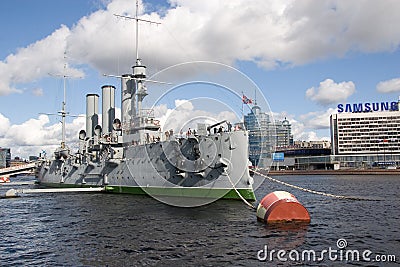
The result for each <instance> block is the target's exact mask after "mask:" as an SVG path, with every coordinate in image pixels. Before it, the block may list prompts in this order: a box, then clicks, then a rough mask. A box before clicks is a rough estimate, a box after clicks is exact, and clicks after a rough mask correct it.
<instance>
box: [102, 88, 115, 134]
mask: <svg viewBox="0 0 400 267" xmlns="http://www.w3.org/2000/svg"><path fill="white" fill-rule="evenodd" d="M101 89H102V91H103V95H102V103H103V105H102V114H103V119H102V129H103V133H105V134H107V133H111V132H112V130H113V128H112V124H113V121H114V119H115V87H114V86H112V85H104V86H102V87H101Z"/></svg>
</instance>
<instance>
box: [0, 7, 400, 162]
mask: <svg viewBox="0 0 400 267" xmlns="http://www.w3.org/2000/svg"><path fill="white" fill-rule="evenodd" d="M140 6H141V10H140V13H141V16H142V17H143V18H145V19H151V20H155V21H158V22H161V23H162V24H161V26H155V25H142V26H141V38H140V52H141V56H142V58H143V60H144V63H145V64H146V65H147V66H148V73H149V74H153V73H156V72H157V71H160V70H162V69H163V68H165V67H168V66H171V65H174V64H177V63H182V62H187V61H195V60H205V61H207V60H209V61H215V62H220V63H223V64H227V65H230V66H233V67H235V68H237V69H238V70H239V71H241V72H243V73H244V74H245V75H247V76H248V77H249V78H250V79H252V80H253V81H254V82H255V83H256V84H257V85H258V87H259V88H260V90H261V91H262V93H263V94H264V96H265V98H266V100H267V101H268V103H269V105H270V107H271V110H272V112H273V113H274V115H275V118H277V119H282V118H283V117H287V118H288V119H289V121H290V122H291V123H292V127H293V134H294V138H295V140H310V139H311V140H315V139H329V114H331V113H332V112H335V109H336V106H337V104H338V103H358V102H381V101H393V100H397V99H398V97H399V95H400V73H399V70H400V53H399V44H400V28H399V27H397V25H399V23H400V17H399V16H398V14H397V13H396V10H400V2H398V1H389V0H383V1H362V0H358V1H334V0H330V1H273V0H271V1H261V0H260V1H251V2H248V1H241V0H232V1H211V0H210V1H200V0H198V1H197V0H192V1H183V0H174V1H170V2H164V1H151V0H150V1H144V8H142V4H140ZM0 10H2V16H0V32H1V34H0V128H1V129H0V146H1V147H11V148H12V153H13V156H17V155H21V156H23V157H26V156H27V155H30V154H37V153H38V152H40V151H41V150H42V149H47V150H49V149H51V148H53V147H54V146H56V145H57V144H58V139H57V138H59V136H60V132H59V131H60V124H59V118H57V117H56V116H45V115H39V113H55V112H57V111H59V110H60V107H61V101H62V81H61V79H59V78H57V77H52V76H50V75H49V73H52V74H60V73H62V72H63V64H64V59H63V52H64V51H67V57H68V69H67V71H68V74H69V75H72V76H75V77H78V76H81V77H83V78H76V79H70V80H68V82H67V85H68V91H67V107H68V111H69V112H70V113H71V114H84V112H85V95H86V94H87V93H93V92H95V93H96V92H97V93H100V87H101V86H102V85H104V84H113V85H115V86H116V87H117V88H119V81H118V80H115V79H111V78H106V77H103V76H102V75H101V74H103V73H110V74H121V73H122V72H124V73H126V72H129V71H130V66H131V65H133V62H134V34H133V32H134V31H133V29H134V27H133V24H132V23H130V22H128V21H125V20H122V19H117V18H115V17H114V16H113V15H112V14H113V13H119V14H125V15H133V14H134V10H135V1H133V0H114V1H111V0H110V1H101V0H79V1H78V0H75V1H66V0H58V1H50V0H35V1H25V0H2V1H0ZM63 25H64V26H63ZM378 85H379V86H378ZM148 87H149V90H151V85H148ZM118 94H119V91H118V93H117V95H118ZM248 94H250V95H249V97H254V96H253V95H251V93H248ZM260 97H261V96H260V95H258V98H260ZM184 98H185V96H182V99H184ZM117 99H119V98H118V97H117ZM116 105H117V107H119V103H118V101H117V103H116ZM168 108H170V107H168ZM67 129H68V131H69V132H68V134H67V138H69V139H68V140H70V141H71V142H72V140H74V139H75V138H76V134H75V132H76V133H77V132H78V131H79V130H80V129H84V119H81V118H76V119H69V120H68V126H67Z"/></svg>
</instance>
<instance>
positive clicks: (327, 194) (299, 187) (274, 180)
mask: <svg viewBox="0 0 400 267" xmlns="http://www.w3.org/2000/svg"><path fill="white" fill-rule="evenodd" d="M253 172H254V173H255V174H257V175H260V176H261V177H263V178H265V179H268V180H270V181H273V182H275V183H278V184H282V185H285V186H288V187H292V188H295V189H298V190H301V191H304V192H308V193H311V194H316V195H321V196H326V197H332V198H339V199H350V200H367V201H379V200H380V199H372V198H364V197H354V196H343V195H335V194H330V193H325V192H321V191H315V190H311V189H307V188H304V187H301V186H297V185H292V184H289V183H286V182H283V181H281V180H278V179H275V178H272V177H270V176H268V175H265V174H263V173H261V172H258V171H256V170H253Z"/></svg>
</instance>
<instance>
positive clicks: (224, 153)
mask: <svg viewBox="0 0 400 267" xmlns="http://www.w3.org/2000/svg"><path fill="white" fill-rule="evenodd" d="M247 142H248V135H247V132H246V131H243V130H240V131H233V132H222V133H218V134H209V135H205V136H195V135H192V136H189V137H188V138H176V139H175V138H171V139H170V140H165V141H156V142H149V143H147V144H143V145H131V144H130V145H126V144H125V145H123V146H121V145H118V144H103V145H102V146H101V149H99V150H98V151H94V152H92V153H91V154H92V155H96V156H93V157H89V156H84V155H73V156H72V155H70V156H68V157H60V158H58V159H52V160H47V161H43V162H42V163H41V165H40V166H39V170H38V181H39V184H41V185H43V186H49V187H93V186H98V187H105V188H106V191H109V192H113V193H130V194H149V195H151V196H155V197H157V198H158V197H163V196H168V197H193V198H209V199H219V198H230V199H239V198H240V196H239V195H238V194H240V195H241V196H242V197H243V198H245V199H247V200H250V201H254V200H255V196H254V192H253V188H252V183H253V179H252V177H251V176H250V174H249V169H248V158H247V156H248V151H247V149H248V145H247Z"/></svg>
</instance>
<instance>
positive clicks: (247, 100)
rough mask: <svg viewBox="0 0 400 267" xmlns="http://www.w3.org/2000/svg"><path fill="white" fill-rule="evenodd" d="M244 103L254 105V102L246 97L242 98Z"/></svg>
mask: <svg viewBox="0 0 400 267" xmlns="http://www.w3.org/2000/svg"><path fill="white" fill-rule="evenodd" d="M242 101H243V103H244V104H252V103H253V101H252V100H251V99H250V98H248V97H247V96H245V95H243V96H242Z"/></svg>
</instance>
